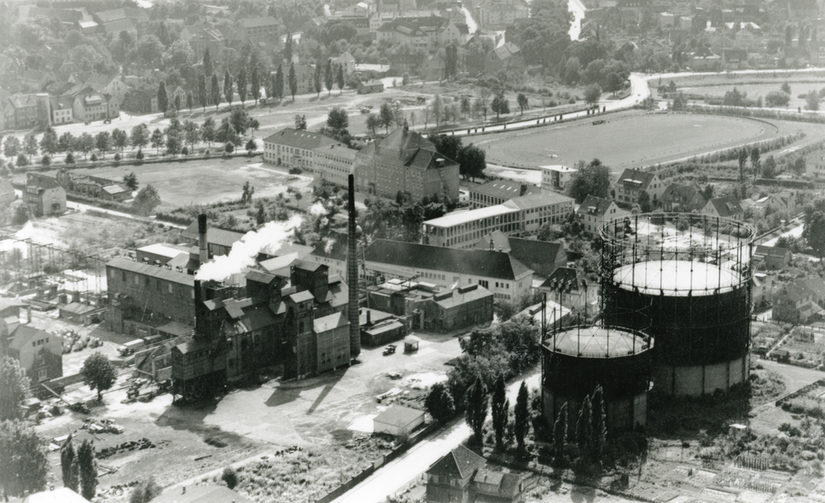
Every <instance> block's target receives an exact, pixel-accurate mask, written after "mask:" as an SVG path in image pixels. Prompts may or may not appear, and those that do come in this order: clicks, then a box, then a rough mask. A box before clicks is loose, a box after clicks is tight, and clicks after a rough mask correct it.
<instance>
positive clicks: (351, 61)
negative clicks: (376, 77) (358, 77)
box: [332, 51, 355, 76]
mask: <svg viewBox="0 0 825 503" xmlns="http://www.w3.org/2000/svg"><path fill="white" fill-rule="evenodd" d="M332 64H333V66H335V67H339V66H341V67H343V68H344V75H345V76H349V75H351V74H352V73H354V72H355V58H354V57H353V56H352V54H351V53H350V52H349V51H344V52H343V53H341V54H339V55H338V56H335V57H334V58H332Z"/></svg>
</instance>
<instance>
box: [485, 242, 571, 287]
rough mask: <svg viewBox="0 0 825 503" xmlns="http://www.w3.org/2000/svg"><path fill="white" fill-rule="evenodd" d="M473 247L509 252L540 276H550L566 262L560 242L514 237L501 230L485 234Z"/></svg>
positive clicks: (565, 254)
mask: <svg viewBox="0 0 825 503" xmlns="http://www.w3.org/2000/svg"><path fill="white" fill-rule="evenodd" d="M475 249H477V250H494V251H500V252H504V253H509V254H510V255H512V256H513V257H515V258H516V260H518V261H519V262H521V263H522V264H524V265H526V266H527V267H529V268H530V269H532V270H533V271H534V272H535V273H536V275H537V276H541V277H547V276H550V275H551V274H553V272H554V271H555V270H556V269H558V268H559V267H563V266H564V265H565V264H567V252H566V251H565V249H564V244H563V243H562V242H560V241H540V240H538V239H523V238H516V237H512V236H508V235H506V234H504V233H503V232H501V231H494V232H492V233H490V234H487V235H485V236H484V237H483V238H481V239H480V240H479V241H478V243H476V246H475Z"/></svg>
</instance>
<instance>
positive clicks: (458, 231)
mask: <svg viewBox="0 0 825 503" xmlns="http://www.w3.org/2000/svg"><path fill="white" fill-rule="evenodd" d="M572 213H573V199H572V198H570V197H567V196H565V195H563V194H559V193H556V192H549V193H548V192H542V193H537V194H527V195H524V196H520V197H514V198H512V199H510V200H509V201H507V202H505V203H504V204H497V205H494V206H484V207H481V208H476V209H473V210H465V211H451V212H450V213H447V214H446V215H443V216H441V217H438V218H433V219H430V220H425V221H424V222H423V224H422V227H423V233H424V242H425V243H428V244H431V245H436V246H449V247H453V248H472V247H474V246H475V245H476V243H477V242H478V240H479V239H481V238H482V237H483V236H485V235H486V234H489V233H491V232H494V231H501V232H503V233H505V234H513V233H518V234H533V233H535V232H537V231H538V230H539V229H541V228H542V227H543V226H544V225H546V224H560V223H562V222H563V221H564V219H565V218H567V216H568V215H570V214H572Z"/></svg>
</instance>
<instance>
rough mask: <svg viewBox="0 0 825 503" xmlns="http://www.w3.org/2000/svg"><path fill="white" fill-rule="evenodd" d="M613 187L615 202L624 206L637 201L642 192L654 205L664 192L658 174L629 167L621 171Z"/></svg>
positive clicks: (631, 204)
mask: <svg viewBox="0 0 825 503" xmlns="http://www.w3.org/2000/svg"><path fill="white" fill-rule="evenodd" d="M613 188H614V190H615V192H616V196H615V199H616V202H617V203H619V204H621V205H625V206H633V205H634V204H636V203H638V202H639V196H640V195H641V193H642V192H647V195H648V196H649V197H650V202H651V203H652V204H654V205H655V204H656V203H657V202H658V201H659V199H661V197H662V194H663V193H664V192H665V184H664V183H662V181H661V180H660V179H659V175H657V174H656V173H653V172H650V171H642V170H640V169H631V168H628V169H625V170H624V171H623V172H622V174H621V175H620V176H619V178H618V180H616V183H615V184H613Z"/></svg>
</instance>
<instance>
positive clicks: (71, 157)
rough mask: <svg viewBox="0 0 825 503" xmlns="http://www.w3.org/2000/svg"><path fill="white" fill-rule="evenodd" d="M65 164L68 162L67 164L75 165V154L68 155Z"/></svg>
mask: <svg viewBox="0 0 825 503" xmlns="http://www.w3.org/2000/svg"><path fill="white" fill-rule="evenodd" d="M65 162H66V164H74V154H72V153H71V152H69V153H68V154H66V161H65Z"/></svg>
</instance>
